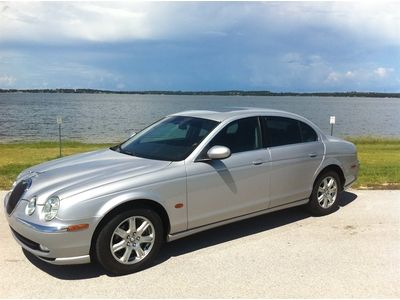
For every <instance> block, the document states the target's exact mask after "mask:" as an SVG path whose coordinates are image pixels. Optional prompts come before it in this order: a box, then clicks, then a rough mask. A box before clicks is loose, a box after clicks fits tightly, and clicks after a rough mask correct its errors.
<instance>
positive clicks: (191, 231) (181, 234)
mask: <svg viewBox="0 0 400 300" xmlns="http://www.w3.org/2000/svg"><path fill="white" fill-rule="evenodd" d="M308 201H309V199H302V200H299V201H295V202H291V203H288V204H283V205H279V206H274V207H272V208H267V209H264V210H260V211H256V212H254V213H250V214H247V215H243V216H239V217H234V218H231V219H227V220H223V221H220V222H215V223H212V224H208V225H204V226H200V227H195V228H192V229H189V230H186V231H181V232H178V233H174V234H168V236H167V242H172V241H175V240H177V239H180V238H184V237H186V236H189V235H192V234H195V233H198V232H201V231H205V230H208V229H211V228H214V227H218V226H222V225H226V224H229V223H233V222H236V221H241V220H245V219H249V218H252V217H256V216H260V215H263V214H267V213H270V212H274V211H277V210H281V209H285V208H290V207H294V206H299V205H303V204H306V203H307V202H308Z"/></svg>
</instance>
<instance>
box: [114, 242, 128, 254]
mask: <svg viewBox="0 0 400 300" xmlns="http://www.w3.org/2000/svg"><path fill="white" fill-rule="evenodd" d="M112 248H113V251H114V253H115V252H118V251H119V250H122V249H124V248H126V242H125V240H122V241H120V242H119V243H116V244H114V245H113V246H112Z"/></svg>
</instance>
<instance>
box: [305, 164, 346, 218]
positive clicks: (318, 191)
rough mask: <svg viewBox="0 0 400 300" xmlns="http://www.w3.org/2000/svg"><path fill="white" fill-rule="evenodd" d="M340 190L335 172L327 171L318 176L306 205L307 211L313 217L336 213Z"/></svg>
mask: <svg viewBox="0 0 400 300" xmlns="http://www.w3.org/2000/svg"><path fill="white" fill-rule="evenodd" d="M340 190H341V186H340V180H339V176H338V175H337V173H336V172H334V171H328V172H324V173H323V174H321V175H320V176H318V178H317V179H316V181H315V183H314V187H313V191H312V193H311V196H310V202H309V203H308V209H309V211H310V212H311V213H312V214H313V215H315V216H324V215H328V214H330V213H332V212H334V211H336V210H337V209H338V207H339V199H338V198H339V197H338V196H339V192H340Z"/></svg>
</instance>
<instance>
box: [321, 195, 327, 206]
mask: <svg viewBox="0 0 400 300" xmlns="http://www.w3.org/2000/svg"><path fill="white" fill-rule="evenodd" d="M327 206H328V198H327V197H324V202H323V203H322V207H323V208H326V207H327Z"/></svg>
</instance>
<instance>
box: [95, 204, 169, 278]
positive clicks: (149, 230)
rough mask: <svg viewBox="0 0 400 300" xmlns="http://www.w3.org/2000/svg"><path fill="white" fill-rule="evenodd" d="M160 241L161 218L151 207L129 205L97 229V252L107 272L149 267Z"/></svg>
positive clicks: (137, 269) (120, 272) (125, 272)
mask: <svg viewBox="0 0 400 300" xmlns="http://www.w3.org/2000/svg"><path fill="white" fill-rule="evenodd" d="M162 241H163V227H162V222H161V219H160V217H159V215H158V214H157V213H155V212H154V211H152V210H150V209H142V208H141V209H132V210H129V211H126V212H124V213H121V214H118V215H116V216H115V217H114V218H113V219H112V220H111V221H110V222H109V223H107V224H106V225H105V226H104V227H103V228H102V229H101V231H100V233H99V236H98V238H97V241H96V256H97V259H98V261H99V263H100V264H101V265H102V266H103V267H104V268H105V269H106V270H107V271H109V272H111V273H113V274H116V275H122V274H128V273H133V272H137V271H140V270H142V269H144V268H146V267H148V266H149V265H150V264H151V263H152V261H153V260H154V258H155V257H156V255H157V253H158V251H159V250H160V247H161V244H162Z"/></svg>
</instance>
